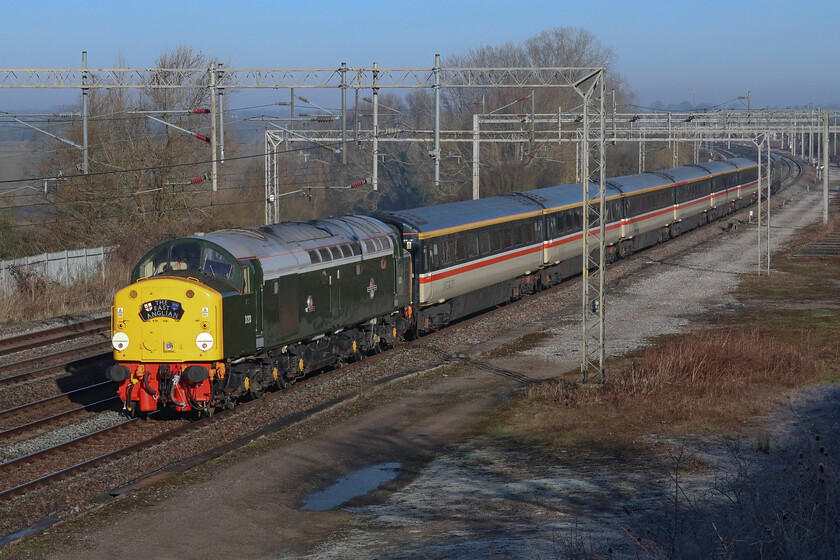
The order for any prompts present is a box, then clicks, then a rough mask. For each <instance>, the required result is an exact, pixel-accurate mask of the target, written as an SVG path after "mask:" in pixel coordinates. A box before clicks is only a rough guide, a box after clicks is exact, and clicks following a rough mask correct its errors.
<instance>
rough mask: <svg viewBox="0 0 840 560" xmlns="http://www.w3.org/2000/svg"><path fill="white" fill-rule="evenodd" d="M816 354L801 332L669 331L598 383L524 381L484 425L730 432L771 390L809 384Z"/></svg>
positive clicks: (596, 433)
mask: <svg viewBox="0 0 840 560" xmlns="http://www.w3.org/2000/svg"><path fill="white" fill-rule="evenodd" d="M816 360H817V358H816V357H815V354H814V353H813V349H812V348H810V344H809V342H808V340H807V337H806V336H805V335H804V334H803V338H802V340H801V344H791V343H787V342H782V341H780V340H778V339H775V338H774V337H770V336H767V335H766V334H762V333H761V332H760V331H759V330H758V329H757V328H747V329H738V328H726V329H723V330H715V331H706V332H701V333H696V334H692V335H686V336H682V337H675V338H672V339H671V340H669V341H667V342H665V343H663V344H661V345H657V346H654V347H650V348H647V349H645V350H642V351H641V352H639V353H638V354H636V355H635V356H633V357H632V358H630V359H629V360H627V365H626V367H624V368H622V369H621V370H620V371H618V372H616V373H610V374H609V375H610V377H609V378H608V380H607V382H606V383H604V384H603V385H594V386H583V385H580V384H578V383H575V382H572V381H568V380H564V379H555V380H550V381H545V382H541V383H537V384H534V385H531V386H529V387H528V388H527V389H526V390H525V391H524V393H523V394H522V396H521V397H520V398H519V399H517V400H516V402H515V403H512V406H505V407H504V408H503V409H500V410H497V411H496V413H495V418H493V420H492V421H491V426H493V427H491V428H490V430H491V431H492V432H494V433H495V434H497V435H500V436H510V437H517V438H519V437H522V438H524V439H531V438H538V439H540V440H545V441H548V442H549V443H550V444H553V445H570V444H574V443H591V442H596V441H597V442H601V443H603V444H609V445H616V444H617V445H621V444H626V443H629V442H631V441H635V440H638V439H639V438H642V437H643V436H645V435H646V434H650V433H657V434H660V435H663V436H673V435H678V434H697V433H710V432H713V431H715V432H716V431H721V430H724V431H726V430H732V431H735V430H737V429H738V428H739V427H740V426H741V425H742V422H743V420H744V419H745V418H746V417H748V416H751V415H756V414H761V413H764V412H766V411H767V410H768V407H769V406H770V405H771V403H772V402H773V400H774V399H775V397H776V396H777V395H779V394H783V393H785V392H787V391H789V390H790V389H793V388H796V387H799V386H802V385H804V384H806V383H809V382H811V381H813V380H814V378H815V376H816V375H817V371H818V368H819V364H818V362H817V361H816ZM608 371H612V370H608Z"/></svg>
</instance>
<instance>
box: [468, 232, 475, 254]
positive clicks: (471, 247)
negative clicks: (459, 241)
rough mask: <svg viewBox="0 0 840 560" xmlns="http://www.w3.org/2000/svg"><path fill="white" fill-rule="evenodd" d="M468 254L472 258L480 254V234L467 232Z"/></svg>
mask: <svg viewBox="0 0 840 560" xmlns="http://www.w3.org/2000/svg"><path fill="white" fill-rule="evenodd" d="M467 256H468V257H469V258H471V259H472V258H475V257H477V256H478V234H477V233H475V232H471V233H469V234H467Z"/></svg>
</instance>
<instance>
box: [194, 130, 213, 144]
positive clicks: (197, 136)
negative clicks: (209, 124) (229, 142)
mask: <svg viewBox="0 0 840 560" xmlns="http://www.w3.org/2000/svg"><path fill="white" fill-rule="evenodd" d="M193 136H195V137H196V138H198V139H199V140H204V141H205V142H207V143H208V144H209V143H210V139H209V138H208V137H206V136H204V135H203V134H199V133H197V132H196V133H194V134H193Z"/></svg>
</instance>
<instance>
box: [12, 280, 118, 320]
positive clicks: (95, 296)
mask: <svg viewBox="0 0 840 560" xmlns="http://www.w3.org/2000/svg"><path fill="white" fill-rule="evenodd" d="M125 283H126V278H125V275H124V274H122V273H120V274H116V273H114V274H107V275H106V276H105V278H102V276H101V275H100V276H97V277H96V278H94V279H89V280H80V281H78V282H76V283H74V284H72V285H70V286H63V285H60V284H57V283H55V282H49V281H47V280H45V279H43V278H42V277H40V276H37V275H25V276H20V277H18V279H17V281H16V287H15V290H14V292H12V293H11V294H8V295H3V296H0V324H3V325H7V324H13V323H23V322H28V321H35V320H39V319H44V318H49V317H59V316H63V315H77V314H85V313H93V312H96V311H103V310H106V309H108V308H110V306H111V300H112V298H113V295H114V293H116V291H117V290H118V289H120V288H121V287H122V286H124V285H125Z"/></svg>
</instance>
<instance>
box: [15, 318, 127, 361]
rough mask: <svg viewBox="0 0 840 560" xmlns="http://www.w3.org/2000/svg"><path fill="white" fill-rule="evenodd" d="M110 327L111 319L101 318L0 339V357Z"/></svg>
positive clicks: (98, 331) (95, 332) (94, 332)
mask: <svg viewBox="0 0 840 560" xmlns="http://www.w3.org/2000/svg"><path fill="white" fill-rule="evenodd" d="M110 326H111V319H110V317H100V318H98V319H90V320H87V321H81V322H78V323H73V324H70V325H61V326H59V327H53V328H49V329H44V330H40V331H34V332H29V333H24V334H18V335H14V336H9V337H6V338H3V339H0V356H5V355H7V354H13V353H15V352H20V351H21V350H29V349H30V348H36V347H38V346H45V345H48V344H55V343H56V342H64V341H66V340H72V339H74V338H78V337H79V336H84V335H87V334H97V333H100V332H103V331H106V330H108V329H109V328H110Z"/></svg>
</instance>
